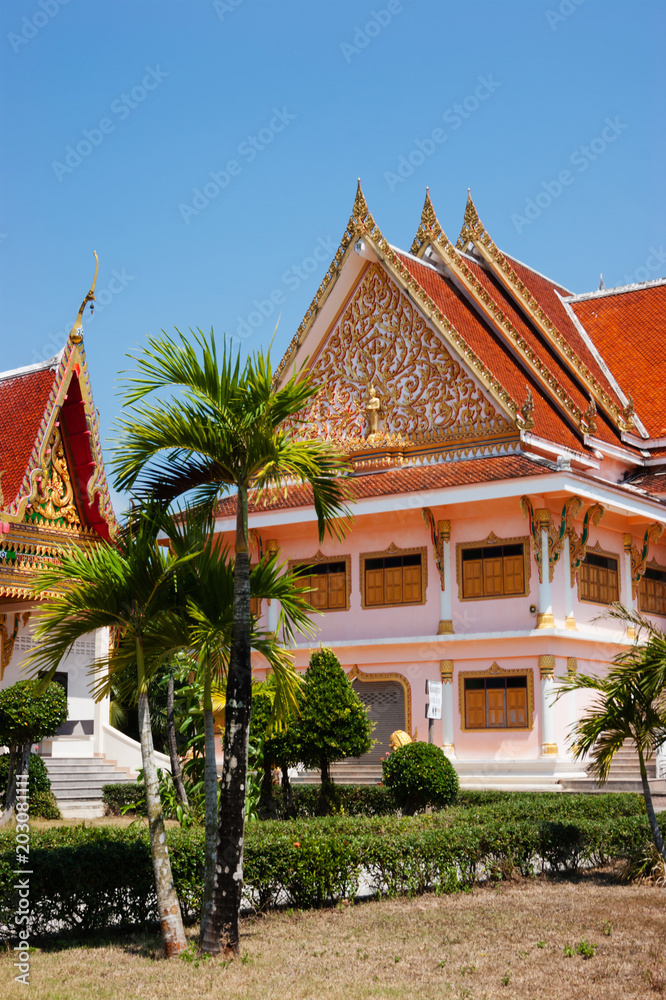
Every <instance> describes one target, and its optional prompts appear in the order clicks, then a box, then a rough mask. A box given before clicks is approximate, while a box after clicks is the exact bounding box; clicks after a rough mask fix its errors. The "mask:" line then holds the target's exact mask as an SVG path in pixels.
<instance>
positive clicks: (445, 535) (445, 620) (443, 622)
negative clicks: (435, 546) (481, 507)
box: [437, 521, 453, 635]
mask: <svg viewBox="0 0 666 1000" xmlns="http://www.w3.org/2000/svg"><path fill="white" fill-rule="evenodd" d="M437 530H438V532H439V537H440V540H441V544H442V581H441V584H442V589H441V591H440V594H439V628H438V629H437V635H449V634H450V633H451V632H453V621H452V612H451V594H452V589H451V588H452V584H451V577H452V574H451V561H450V560H451V522H450V521H439V522H438V523H437Z"/></svg>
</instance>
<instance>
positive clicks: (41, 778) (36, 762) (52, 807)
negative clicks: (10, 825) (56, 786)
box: [0, 753, 60, 819]
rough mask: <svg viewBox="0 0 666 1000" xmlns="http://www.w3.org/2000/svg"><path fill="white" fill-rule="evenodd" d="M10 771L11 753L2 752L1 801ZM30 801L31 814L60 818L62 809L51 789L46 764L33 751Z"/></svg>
mask: <svg viewBox="0 0 666 1000" xmlns="http://www.w3.org/2000/svg"><path fill="white" fill-rule="evenodd" d="M8 773H9V754H8V753H4V754H0V802H4V800H5V795H6V792H7V775H8ZM28 803H29V806H30V815H31V816H34V817H35V818H38V817H39V818H41V819H60V810H59V809H58V803H57V802H56V800H55V795H54V794H53V792H52V791H51V780H50V778H49V772H48V771H47V769H46V764H45V763H44V761H43V760H42V758H41V757H40V756H39V754H36V753H31V754H30V758H29V760H28Z"/></svg>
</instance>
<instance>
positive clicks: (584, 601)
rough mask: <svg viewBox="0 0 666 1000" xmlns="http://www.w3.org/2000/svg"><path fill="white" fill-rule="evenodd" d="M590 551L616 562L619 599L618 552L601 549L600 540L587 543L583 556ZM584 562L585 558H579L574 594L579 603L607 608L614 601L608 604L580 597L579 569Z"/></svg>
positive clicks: (620, 585)
mask: <svg viewBox="0 0 666 1000" xmlns="http://www.w3.org/2000/svg"><path fill="white" fill-rule="evenodd" d="M590 553H593V555H595V556H604V557H605V558H606V559H614V560H615V562H616V563H617V599H618V601H619V600H620V598H621V596H622V579H621V576H620V555H619V553H617V552H608V551H607V550H606V549H602V548H601V542H597V544H596V545H588V546H587V549H586V552H585V558H587V556H589V555H590ZM584 562H585V559H582V560H581V564H580V566H579V567H578V577H577V580H576V596H577V597H578V600H579V601H580V602H581V604H595V605H596V606H597V607H598V608H609V607H610V606H611V604H613V603H614V602H613V601H610V602H609V603H608V604H606V603H605V602H604V601H591V600H590V599H589V597H581V596H580V570H581V566H582V565H583V563H584Z"/></svg>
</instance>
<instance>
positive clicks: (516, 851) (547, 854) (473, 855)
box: [0, 792, 666, 939]
mask: <svg viewBox="0 0 666 1000" xmlns="http://www.w3.org/2000/svg"><path fill="white" fill-rule="evenodd" d="M659 821H660V825H661V827H662V830H664V832H665V833H666V814H664V813H662V814H661V815H660V817H659ZM560 835H561V837H562V844H561V850H559V849H558V847H557V843H558V841H557V838H558V836H560ZM649 837H650V830H649V825H648V822H647V817H646V816H645V811H644V805H643V800H642V797H640V796H638V795H567V794H549V793H542V794H539V793H532V794H530V793H485V792H481V793H479V792H464V793H462V794H461V795H460V799H459V801H458V803H457V804H456V805H453V806H451V807H450V808H449V809H447V811H446V812H439V813H432V814H430V815H425V816H423V815H421V816H414V817H404V816H403V817H398V816H375V817H367V818H366V817H351V816H345V815H341V816H334V817H322V818H316V819H301V820H292V821H267V822H264V823H254V824H251V825H250V826H249V827H248V830H247V836H246V840H245V860H244V872H245V886H244V899H245V901H246V903H247V904H250V905H253V906H255V907H257V908H265V907H268V906H271V905H274V904H275V903H280V904H285V903H286V904H287V905H290V906H295V907H310V906H321V905H325V904H329V903H335V902H337V901H339V900H342V899H353V898H354V896H355V895H356V894H357V892H358V885H359V880H360V877H361V873H362V874H363V878H364V881H365V882H366V884H367V885H369V888H370V890H371V891H372V892H375V893H385V894H390V895H395V894H397V893H420V892H426V891H434V892H440V893H442V892H452V891H457V890H460V889H463V888H466V887H468V886H472V885H474V884H476V883H477V882H479V881H480V880H483V879H501V878H505V877H507V876H508V875H510V874H511V872H512V871H514V870H519V871H520V872H522V873H524V874H534V873H538V872H549V871H552V870H553V862H554V864H555V867H558V868H560V867H575V866H580V865H590V864H600V863H606V862H608V861H611V860H615V859H626V858H631V857H633V856H634V855H635V854H636V852H638V851H640V850H642V848H643V845H644V843H645V842H646V840H648V839H649ZM167 840H168V843H169V853H170V857H171V864H172V870H173V876H174V881H175V884H176V889H177V892H178V894H179V897H180V902H181V906H182V909H183V914H184V917H185V919H186V920H188V921H194V920H196V919H197V918H198V913H199V908H200V905H201V896H202V887H203V872H204V832H203V830H201V829H197V828H196V827H195V828H191V829H180V828H173V829H169V830H168V831H167ZM15 850H16V844H15V837H14V834H13V832H11V831H9V832H7V833H0V936H3V935H4V936H5V937H9V936H10V935H11V933H12V931H13V928H12V921H13V919H14V914H15V911H16V902H17V901H16V898H15V889H14V886H15V883H16V876H15V874H14V868H15V864H16V855H15ZM30 861H31V868H32V870H33V874H32V875H31V877H30V906H31V920H32V923H31V926H30V928H28V929H29V931H30V936H31V937H33V938H35V939H36V938H37V937H39V936H43V935H45V934H48V933H49V932H54V933H57V934H58V936H64V935H66V934H73V935H81V934H83V933H87V932H89V931H93V930H101V929H104V928H108V927H118V926H128V925H131V926H135V927H136V926H142V925H145V924H147V923H150V922H154V921H156V919H157V909H156V900H155V893H154V888H153V886H154V881H153V872H152V862H151V857H150V848H149V840H148V832H147V830H146V829H145V827H144V828H142V829H139V830H136V829H132V828H124V829H119V828H117V827H84V826H78V827H58V828H53V829H50V830H37V829H34V830H31V832H30Z"/></svg>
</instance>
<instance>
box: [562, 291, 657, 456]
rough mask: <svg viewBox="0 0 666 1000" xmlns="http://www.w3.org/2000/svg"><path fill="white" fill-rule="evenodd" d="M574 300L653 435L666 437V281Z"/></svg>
mask: <svg viewBox="0 0 666 1000" xmlns="http://www.w3.org/2000/svg"><path fill="white" fill-rule="evenodd" d="M571 306H572V308H573V310H574V312H575V313H576V316H577V317H578V319H579V320H580V322H581V323H582V325H583V327H584V328H585V330H586V332H587V333H588V334H589V336H590V338H591V340H592V342H593V343H594V345H595V347H596V348H597V350H598V351H599V353H600V354H601V356H602V357H603V358H604V360H605V361H606V364H607V365H608V367H609V368H610V370H611V372H612V373H613V375H614V376H615V378H616V379H617V381H618V383H619V385H620V386H621V388H622V389H623V390H624V392H628V393H631V396H632V397H633V400H634V403H635V405H636V414H637V416H638V417H639V418H640V419H641V420H642V422H643V423H644V424H645V427H646V429H647V431H648V433H649V434H650V436H651V437H657V438H658V437H666V393H664V386H663V378H662V377H661V375H662V373H663V372H664V370H666V336H664V323H665V322H666V284H664V285H652V286H650V287H647V288H636V289H632V290H631V291H624V292H614V293H611V294H605V295H604V294H601V295H598V296H596V295H595V296H593V297H592V298H589V299H583V300H582V301H578V302H576V301H574V302H572V303H571Z"/></svg>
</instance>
